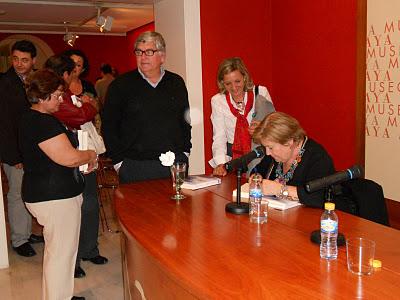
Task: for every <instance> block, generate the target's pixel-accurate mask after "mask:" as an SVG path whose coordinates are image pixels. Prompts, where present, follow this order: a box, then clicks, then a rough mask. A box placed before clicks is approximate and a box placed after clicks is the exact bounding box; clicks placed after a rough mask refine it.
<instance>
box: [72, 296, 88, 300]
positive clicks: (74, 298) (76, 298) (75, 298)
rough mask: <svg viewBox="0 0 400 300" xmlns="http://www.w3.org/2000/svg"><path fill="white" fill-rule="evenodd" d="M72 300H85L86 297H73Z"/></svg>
mask: <svg viewBox="0 0 400 300" xmlns="http://www.w3.org/2000/svg"><path fill="white" fill-rule="evenodd" d="M71 300H85V297H79V296H72V298H71Z"/></svg>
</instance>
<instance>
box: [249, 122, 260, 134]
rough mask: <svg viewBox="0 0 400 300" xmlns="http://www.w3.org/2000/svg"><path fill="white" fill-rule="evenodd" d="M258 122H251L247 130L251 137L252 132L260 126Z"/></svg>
mask: <svg viewBox="0 0 400 300" xmlns="http://www.w3.org/2000/svg"><path fill="white" fill-rule="evenodd" d="M260 123H261V122H260V121H251V123H250V126H249V128H248V131H249V134H250V135H253V133H254V130H255V129H256V128H257V126H258V125H260Z"/></svg>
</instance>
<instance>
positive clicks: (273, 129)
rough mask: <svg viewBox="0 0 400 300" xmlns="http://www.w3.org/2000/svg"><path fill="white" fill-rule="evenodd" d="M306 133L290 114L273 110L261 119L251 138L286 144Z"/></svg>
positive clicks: (258, 141) (257, 141) (299, 139)
mask: <svg viewBox="0 0 400 300" xmlns="http://www.w3.org/2000/svg"><path fill="white" fill-rule="evenodd" d="M305 135H306V132H305V131H304V129H303V128H302V127H301V126H300V123H299V121H297V120H296V119H295V118H293V117H292V116H289V115H288V114H285V113H283V112H273V113H271V114H269V115H268V116H266V117H265V118H264V120H262V121H261V123H260V125H258V126H257V128H256V129H255V131H254V134H253V139H254V140H255V142H256V143H259V144H261V143H262V141H263V140H266V139H268V140H270V141H273V142H275V143H279V144H281V145H285V144H287V143H288V142H289V141H290V140H291V139H293V141H294V142H299V141H301V140H302V139H303V138H304V137H305Z"/></svg>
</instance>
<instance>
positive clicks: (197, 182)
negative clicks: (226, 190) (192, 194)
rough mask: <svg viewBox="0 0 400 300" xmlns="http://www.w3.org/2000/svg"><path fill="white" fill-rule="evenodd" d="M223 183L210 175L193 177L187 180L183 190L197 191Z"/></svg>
mask: <svg viewBox="0 0 400 300" xmlns="http://www.w3.org/2000/svg"><path fill="white" fill-rule="evenodd" d="M220 183H221V178H219V177H213V176H208V175H192V176H189V177H188V178H186V179H185V181H184V182H183V184H182V188H183V189H188V190H197V189H201V188H205V187H207V186H211V185H216V184H220Z"/></svg>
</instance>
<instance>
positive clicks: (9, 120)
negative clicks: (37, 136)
mask: <svg viewBox="0 0 400 300" xmlns="http://www.w3.org/2000/svg"><path fill="white" fill-rule="evenodd" d="M14 94H15V93H13V92H12V90H11V89H10V84H9V82H8V80H7V78H6V76H5V75H3V76H2V78H1V80H0V160H1V162H4V163H7V164H9V165H10V166H14V165H16V164H18V163H21V162H22V156H21V153H20V149H19V144H18V123H19V118H18V117H17V116H16V114H15V112H14V109H13V107H12V105H13V103H16V101H17V99H15V97H13V95H14ZM14 105H15V104H14Z"/></svg>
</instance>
